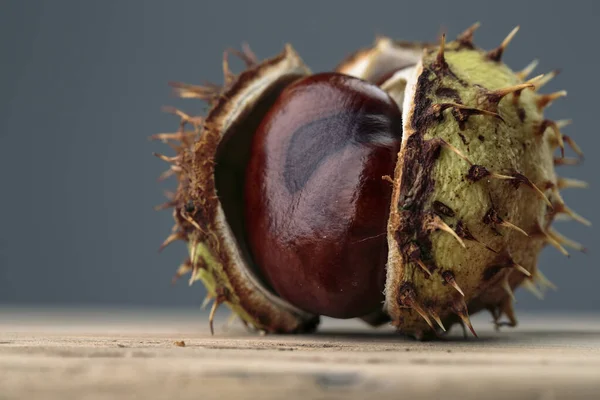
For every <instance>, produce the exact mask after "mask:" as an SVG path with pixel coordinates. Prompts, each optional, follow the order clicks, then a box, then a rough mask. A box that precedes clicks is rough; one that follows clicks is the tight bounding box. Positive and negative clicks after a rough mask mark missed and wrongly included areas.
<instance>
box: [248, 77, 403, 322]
mask: <svg viewBox="0 0 600 400" xmlns="http://www.w3.org/2000/svg"><path fill="white" fill-rule="evenodd" d="M401 139H402V116H401V113H400V110H399V109H398V106H397V105H396V103H394V101H393V100H392V99H391V98H390V97H389V96H388V95H387V94H386V93H385V92H384V91H383V90H381V89H380V88H378V87H377V86H375V85H372V84H370V83H367V82H365V81H363V80H360V79H357V78H353V77H349V76H347V75H342V74H337V73H323V74H317V75H312V76H309V77H307V78H303V79H300V80H299V81H296V82H295V83H293V84H291V85H290V86H288V87H286V88H285V89H284V90H283V91H282V93H281V94H280V95H279V97H278V99H277V101H276V102H275V104H273V105H272V106H271V108H270V110H269V112H268V113H267V114H266V116H265V118H264V119H263V120H262V122H261V124H260V126H259V128H258V129H257V131H256V133H255V135H254V139H253V142H252V149H251V157H250V160H249V163H248V167H247V169H246V183H245V187H246V204H245V211H246V231H247V237H248V241H249V243H250V247H251V250H252V254H253V258H254V262H255V264H256V266H257V267H258V268H259V270H261V271H262V272H263V274H264V276H265V277H266V280H267V282H268V283H270V284H271V286H272V287H273V288H274V290H275V292H276V293H277V294H278V295H280V296H281V297H282V298H283V299H285V300H287V301H289V302H290V303H292V304H294V305H296V306H298V307H300V308H301V309H303V310H306V311H309V312H311V313H314V314H318V315H326V316H330V317H338V318H350V317H359V316H363V315H365V314H367V313H370V312H372V311H373V310H376V309H377V308H378V307H379V308H380V307H381V303H382V301H383V299H384V297H383V289H384V285H385V263H386V260H387V241H386V226H387V221H388V216H389V205H390V202H391V195H392V186H391V185H390V184H389V182H386V181H384V180H383V179H382V176H384V175H392V174H393V173H394V167H395V165H396V158H397V154H398V151H399V150H400V141H401Z"/></svg>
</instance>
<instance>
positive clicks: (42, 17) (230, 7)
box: [0, 0, 600, 310]
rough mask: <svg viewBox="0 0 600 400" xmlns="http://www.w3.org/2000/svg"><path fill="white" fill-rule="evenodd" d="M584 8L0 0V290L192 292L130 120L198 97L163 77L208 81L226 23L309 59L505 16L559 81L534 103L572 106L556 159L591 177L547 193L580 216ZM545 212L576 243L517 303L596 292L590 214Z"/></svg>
mask: <svg viewBox="0 0 600 400" xmlns="http://www.w3.org/2000/svg"><path fill="white" fill-rule="evenodd" d="M598 10H599V8H598V6H597V5H595V4H594V2H592V1H588V2H584V1H580V2H575V1H568V2H567V1H563V2H548V1H493V2H483V1H467V2H465V1H410V2H409V1H400V0H393V1H385V2H384V1H381V2H379V1H371V0H370V1H362V2H359V1H318V2H317V1H303V2H279V1H277V2H276V1H268V2H267V1H248V2H241V1H240V2H232V1H222V0H221V1H210V2H209V1H206V2H201V1H144V2H142V1H133V0H131V1H66V0H56V1H45V2H41V1H24V0H22V1H18V0H14V1H7V0H5V1H2V2H1V3H0V57H1V58H0V59H1V60H2V61H1V68H0V152H1V155H0V177H1V181H0V182H1V186H0V187H1V189H0V192H1V196H0V304H1V303H4V304H12V305H14V304H25V305H36V304H46V305H52V304H60V305H65V304H67V305H73V304H79V305H82V304H97V305H112V304H123V305H139V306H175V305H178V306H196V305H197V304H198V303H199V301H200V300H201V297H202V296H203V290H202V288H201V285H196V286H194V287H193V288H191V289H190V288H188V287H187V286H186V283H185V282H183V281H182V282H181V283H180V284H179V285H177V286H175V287H172V286H171V285H170V278H171V276H172V274H173V272H174V270H175V267H176V266H177V265H178V263H179V262H180V261H181V260H182V259H183V258H184V247H183V245H182V244H180V243H178V244H176V245H173V246H172V247H170V248H168V249H167V250H166V251H165V252H164V253H163V254H161V255H158V254H157V252H156V249H157V247H158V246H159V244H160V243H161V242H162V240H163V239H164V238H165V237H166V235H167V234H168V232H169V230H170V227H171V225H172V221H171V216H170V214H169V212H162V213H157V212H154V211H153V206H154V205H155V204H158V203H161V202H163V197H162V190H163V189H165V188H167V187H169V185H165V184H162V185H161V184H158V183H157V182H156V177H157V175H158V174H159V173H160V172H162V170H163V168H164V167H165V165H164V164H163V163H162V162H161V161H159V160H157V159H155V158H154V157H152V155H151V153H152V152H153V151H157V150H158V151H165V150H166V148H165V147H164V146H162V145H160V144H158V143H151V142H149V141H148V140H147V137H148V136H149V135H151V134H153V133H156V132H167V131H173V130H174V129H175V127H176V124H177V120H176V119H175V118H173V117H172V116H169V115H167V114H163V113H161V111H160V108H161V106H163V105H167V104H170V105H175V106H181V107H183V108H184V109H187V110H190V111H199V110H200V105H199V104H198V103H194V102H189V101H188V102H182V101H180V100H177V99H174V98H173V97H172V96H171V95H170V90H169V89H168V87H167V82H168V81H170V80H178V81H184V82H192V83H201V82H202V81H204V80H210V81H215V82H220V81H221V61H220V60H221V56H222V51H223V50H224V49H225V48H227V47H230V46H238V45H239V44H240V43H242V42H243V41H248V42H249V43H250V44H251V45H252V47H253V49H254V50H255V52H256V53H257V54H258V55H259V57H261V58H264V57H269V56H272V55H274V54H276V53H278V52H279V51H280V50H281V48H282V46H283V45H284V43H286V42H290V43H292V44H293V45H294V46H295V48H296V49H297V50H298V52H299V53H300V54H301V55H302V57H303V58H304V60H305V61H306V62H307V63H308V64H309V65H310V66H311V67H312V68H313V70H315V71H320V70H326V69H329V68H331V67H333V66H334V65H335V64H336V63H337V62H338V61H339V60H341V58H343V57H344V56H346V55H347V54H348V53H349V52H351V51H353V50H355V49H356V48H358V47H361V46H366V45H369V44H371V43H372V41H373V38H374V37H375V35H377V34H385V35H389V36H392V37H396V38H403V39H409V40H410V39H413V40H435V39H436V38H437V35H438V33H439V32H441V30H442V29H446V31H447V32H448V34H449V36H450V37H454V35H456V34H457V33H459V32H460V31H462V30H463V29H464V28H466V27H467V26H469V25H471V24H472V23H473V22H475V21H481V22H482V24H483V25H482V27H481V28H480V30H479V31H478V32H477V35H476V38H477V43H478V44H479V45H481V46H482V47H486V48H492V47H495V46H496V45H497V44H498V43H499V42H500V41H501V40H502V39H503V38H504V36H505V35H506V34H507V33H508V32H509V31H510V29H512V27H513V26H515V25H521V28H522V29H521V31H520V32H519V34H518V35H517V37H516V38H515V40H514V42H513V43H512V44H511V45H510V48H509V49H508V51H507V53H506V57H505V60H506V61H507V62H508V64H509V65H511V66H512V67H513V68H515V69H520V68H522V67H524V66H525V65H526V64H527V63H528V62H529V61H530V60H531V59H533V58H540V60H541V65H540V67H539V69H538V72H545V71H548V70H551V69H554V68H558V67H559V68H562V69H563V73H562V74H561V75H560V76H559V78H558V79H556V80H555V81H553V82H551V83H550V84H549V85H548V87H547V88H546V90H548V91H553V90H558V89H563V88H566V89H568V91H569V97H568V98H567V99H565V100H560V101H559V102H557V103H556V104H555V105H554V106H553V107H552V108H550V109H549V112H548V115H549V117H551V118H573V119H574V121H575V123H574V124H573V125H572V126H570V127H569V128H567V130H566V133H569V134H571V135H573V136H574V137H575V138H576V140H577V141H578V143H579V144H580V145H581V146H582V147H583V148H584V149H585V150H586V151H587V155H588V158H587V160H586V162H585V164H584V166H583V167H575V168H574V167H563V171H564V172H562V173H563V175H566V176H570V177H577V178H580V179H584V180H587V181H589V182H590V183H591V185H592V187H591V189H589V190H587V191H574V190H573V191H570V192H567V193H566V194H565V197H566V200H567V201H568V203H569V204H570V205H571V206H572V207H573V208H574V209H576V210H577V211H579V212H580V213H581V214H583V215H585V216H587V217H588V218H590V219H591V220H592V221H594V220H596V219H597V216H598V208H597V207H596V206H594V204H596V205H597V204H598V199H597V194H598V187H599V185H598V179H597V173H594V171H597V170H598V157H597V155H596V154H597V150H598V148H599V145H600V129H599V127H598V111H597V109H598V104H597V99H598V88H599V87H598V79H597V77H598V72H599V66H600V56H599V53H600V50H598V33H597V31H596V27H597V21H598V15H599V11H598ZM238 67H239V66H238ZM559 224H560V226H559V228H560V230H561V231H562V232H563V233H564V234H566V235H568V236H570V237H572V238H574V239H576V240H579V241H583V242H584V243H585V244H586V245H587V246H589V247H590V248H591V252H590V254H588V255H583V254H577V253H575V252H573V255H572V257H571V259H570V260H568V259H566V258H564V257H562V256H561V255H560V254H559V253H558V252H556V251H555V250H554V249H552V248H548V249H546V250H545V251H544V252H543V255H542V257H541V260H540V264H541V266H542V268H543V270H544V271H545V273H546V274H547V276H548V277H549V278H550V279H552V280H553V281H555V282H556V283H557V284H558V285H559V291H558V292H556V293H554V292H550V293H549V294H548V296H547V298H546V300H544V301H541V302H540V301H539V300H537V299H535V298H534V297H533V296H532V295H530V294H529V293H527V292H525V291H519V292H518V298H519V304H518V308H520V309H527V310H534V309H535V310H541V309H587V310H590V309H597V308H599V307H600V290H598V282H599V281H600V267H599V265H598V264H599V263H598V260H599V258H598V249H597V248H596V246H597V244H598V241H597V230H594V229H590V228H586V227H582V226H580V225H578V224H576V223H570V222H569V223H565V222H561V223H559ZM596 229H597V228H596Z"/></svg>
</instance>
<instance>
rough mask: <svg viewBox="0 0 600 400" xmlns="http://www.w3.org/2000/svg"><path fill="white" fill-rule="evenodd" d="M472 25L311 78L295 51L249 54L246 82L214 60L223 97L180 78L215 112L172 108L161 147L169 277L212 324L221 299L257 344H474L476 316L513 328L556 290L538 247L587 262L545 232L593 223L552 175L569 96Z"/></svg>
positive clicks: (369, 53)
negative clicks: (359, 331)
mask: <svg viewBox="0 0 600 400" xmlns="http://www.w3.org/2000/svg"><path fill="white" fill-rule="evenodd" d="M476 28H477V25H475V26H473V27H471V28H469V29H467V30H466V31H465V32H464V33H463V34H461V35H460V36H459V37H458V38H457V39H456V40H454V41H452V42H450V43H446V41H445V37H444V36H443V37H442V40H441V42H440V43H439V45H437V46H433V45H425V44H419V43H405V42H398V41H392V40H390V39H387V38H379V39H378V40H377V42H376V44H375V46H373V47H372V48H370V49H365V50H360V51H358V52H357V53H355V54H353V55H351V56H350V57H349V58H347V59H346V60H345V61H344V62H342V64H341V65H339V66H338V68H337V69H336V71H335V72H332V73H322V74H312V73H311V71H310V70H309V69H308V68H307V67H306V65H305V64H304V63H303V62H302V60H301V59H300V57H299V56H298V55H297V54H296V52H295V51H294V50H293V48H292V47H291V46H289V45H288V46H286V48H285V50H284V51H283V52H282V53H281V54H280V55H278V56H276V57H274V58H272V59H268V60H265V61H262V62H258V60H257V59H256V57H255V56H254V54H253V53H252V52H251V51H250V50H249V49H248V48H245V49H244V51H243V52H241V53H238V55H239V56H240V57H241V58H242V60H243V61H244V62H246V64H247V67H248V68H247V69H246V70H245V71H243V72H242V73H241V74H240V75H239V76H236V75H234V74H233V73H231V71H230V70H229V64H228V58H227V54H228V53H227V52H226V53H225V56H224V59H223V71H224V78H225V79H224V85H223V87H217V86H216V85H208V86H195V85H186V84H175V90H176V91H177V92H178V94H179V95H180V96H181V97H185V98H198V99H202V100H204V101H207V102H208V103H209V104H210V105H211V108H210V111H209V112H208V114H207V116H206V117H205V118H204V117H192V116H189V115H187V114H185V113H183V112H181V111H179V110H174V112H175V113H176V114H177V115H179V117H181V124H180V130H179V131H178V132H177V133H172V134H160V135H157V136H156V137H157V138H158V139H160V140H162V141H165V142H169V143H170V144H171V145H172V147H173V148H174V149H175V151H176V152H177V155H176V156H174V157H167V156H163V155H158V156H159V157H160V158H162V159H163V160H165V161H167V162H170V163H172V165H171V167H170V169H169V170H168V171H167V172H166V175H175V176H176V177H177V182H178V186H177V191H176V192H175V193H174V194H172V195H171V196H170V200H169V202H168V203H166V204H165V208H172V209H173V217H174V219H175V226H174V229H173V233H172V234H171V235H170V236H169V237H168V238H167V240H166V241H165V243H164V244H163V246H166V245H167V244H169V243H171V242H173V241H175V240H184V241H185V242H186V243H187V246H188V251H189V258H188V259H187V260H186V261H185V262H184V263H183V264H182V265H181V267H180V269H179V271H178V272H177V276H180V275H182V274H184V273H187V272H190V273H191V278H190V282H194V281H196V280H201V281H202V282H203V283H204V285H205V287H206V289H207V292H208V295H207V301H210V300H213V301H214V303H213V306H212V309H211V313H210V317H209V321H210V323H211V329H212V321H213V317H214V315H215V311H216V309H217V307H218V306H219V305H220V304H225V305H226V306H227V307H229V308H231V310H232V311H233V312H234V313H235V314H236V315H237V316H239V317H240V318H241V320H242V321H244V322H245V323H247V324H249V325H252V326H253V327H256V328H258V329H260V330H263V331H265V332H279V333H292V332H310V331H313V330H315V329H316V327H317V325H318V323H319V318H320V316H321V315H327V316H332V317H339V318H350V317H360V318H361V319H362V320H363V321H366V322H368V323H369V324H371V325H374V326H376V325H380V324H381V323H383V322H385V321H391V323H392V325H393V326H395V327H396V328H397V329H398V330H399V331H400V332H402V333H404V334H408V335H412V336H414V337H417V338H424V337H427V336H431V335H437V334H440V333H441V332H442V331H445V330H446V329H447V328H448V327H450V326H452V325H453V324H455V323H462V324H463V326H467V327H469V328H470V329H471V331H472V332H473V333H475V331H474V330H473V327H472V326H471V322H470V319H469V315H470V314H473V313H476V312H478V311H480V310H484V309H487V310H489V311H491V313H492V316H493V318H494V323H495V324H496V325H497V326H501V325H509V326H514V325H516V323H517V321H516V318H515V315H514V310H513V290H514V289H515V288H517V287H519V286H524V287H526V288H529V289H531V290H532V291H534V292H535V293H539V290H538V289H541V288H544V287H551V283H549V281H547V280H546V279H545V278H544V276H543V275H542V273H541V271H540V270H539V268H538V266H537V259H538V255H539V253H540V251H541V249H542V248H543V247H544V246H546V245H547V244H550V245H552V246H554V247H555V248H556V249H558V250H559V251H560V252H562V253H563V254H568V253H567V251H566V249H565V248H564V247H563V246H569V247H573V248H575V249H578V250H583V246H581V245H580V244H578V243H576V242H574V241H573V240H570V239H568V238H566V237H564V236H562V235H561V234H559V233H558V232H557V231H555V230H554V229H553V227H552V226H551V225H552V222H553V221H554V219H555V218H556V217H557V216H566V217H569V218H571V219H574V220H577V221H579V222H582V223H584V224H589V222H588V221H587V220H586V219H584V218H582V217H581V216H579V215H578V214H576V213H575V212H574V211H573V210H571V209H570V208H569V207H568V206H567V205H566V204H565V202H564V200H563V198H562V196H561V193H560V191H561V190H563V189H565V188H569V187H584V186H585V183H584V182H581V181H576V180H572V179H565V178H560V177H557V175H556V172H555V166H560V165H572V164H575V163H576V162H577V161H578V159H576V158H568V157H565V144H567V145H569V146H570V147H571V148H572V149H573V150H574V151H575V153H577V155H579V156H581V150H580V149H579V148H578V147H577V145H576V144H575V142H574V141H573V139H572V138H571V137H569V136H566V135H563V134H562V132H561V129H562V127H563V126H564V125H565V123H564V122H561V121H551V120H548V119H546V118H545V117H544V114H543V111H544V108H545V107H546V106H547V105H549V104H550V103H551V102H553V101H554V100H556V99H558V98H559V97H562V96H564V95H565V92H563V91H560V92H556V93H551V94H541V93H539V90H540V88H541V87H542V86H543V85H544V84H545V83H546V82H547V81H548V80H549V79H551V78H552V77H553V76H554V75H555V74H553V73H551V74H549V75H547V76H541V77H536V78H533V79H529V80H528V79H527V75H528V74H530V73H531V71H532V69H533V67H532V66H530V67H527V68H525V69H524V70H523V71H520V72H516V73H515V72H513V71H512V70H511V69H509V68H508V67H507V66H506V65H505V64H504V63H503V62H502V55H503V53H504V51H505V50H506V47H507V45H508V43H509V42H510V40H511V39H512V38H513V36H514V34H515V33H516V31H517V30H516V29H514V30H513V31H512V32H511V33H510V34H509V35H508V36H507V37H506V39H504V41H503V42H502V43H501V44H500V46H498V47H497V48H495V49H492V50H490V51H484V50H482V49H480V48H478V47H476V46H475V45H474V43H473V41H472V39H473V33H474V31H475V29H476ZM190 126H191V129H188V130H186V127H190ZM557 150H560V152H559V153H558V154H556V152H557ZM383 177H385V178H386V179H382V178H383ZM502 317H506V320H504V321H501V318H502Z"/></svg>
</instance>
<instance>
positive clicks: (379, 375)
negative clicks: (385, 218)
mask: <svg viewBox="0 0 600 400" xmlns="http://www.w3.org/2000/svg"><path fill="white" fill-rule="evenodd" d="M225 319H226V315H223V316H221V319H220V320H219V322H217V323H216V325H215V326H216V328H217V329H216V334H215V336H212V337H211V336H210V334H209V332H208V324H207V323H206V316H205V315H204V314H201V313H200V312H195V311H194V312H179V311H177V312H174V311H164V310H163V311H148V310H99V309H79V310H66V311H64V310H62V311H61V310H49V309H46V310H43V309H41V310H31V309H0V399H25V398H27V399H31V398H40V399H42V398H43V399H70V398H77V399H134V398H161V399H162V398H178V399H213V398H214V399H217V398H219V399H229V398H248V399H250V398H252V399H288V400H292V399H309V398H315V399H336V398H343V399H346V400H349V399H364V398H367V397H371V396H375V398H377V399H388V398H389V399H400V398H410V399H419V398H444V399H455V398H456V399H471V398H473V399H482V398H511V399H512V400H516V399H544V400H546V399H559V398H568V399H593V398H598V396H599V393H600V318H599V316H598V315H570V316H568V315H547V314H546V315H528V316H522V317H521V324H520V325H519V327H517V328H515V329H504V330H502V331H500V332H495V331H494V330H493V329H492V327H491V325H490V324H489V319H490V318H488V317H487V316H478V317H476V318H475V319H474V325H475V328H476V329H477V330H478V333H479V335H480V339H474V338H472V337H469V338H467V339H464V338H463V336H462V332H461V330H460V329H455V330H453V332H451V334H450V335H449V336H448V337H447V338H446V339H445V340H443V341H438V342H425V343H422V342H415V341H412V340H409V339H405V338H402V337H399V336H397V335H396V334H395V333H394V332H393V331H392V330H391V329H389V328H387V327H386V328H383V329H378V330H372V329H370V328H367V327H366V326H365V325H364V324H361V323H360V322H357V321H336V320H325V321H324V324H323V329H322V330H321V331H320V333H318V334H316V335H310V336H260V335H258V334H254V333H248V332H246V331H244V329H243V328H242V327H241V326H238V325H236V324H234V325H233V326H231V327H229V328H227V329H226V328H225V327H224V324H225ZM181 341H183V343H181Z"/></svg>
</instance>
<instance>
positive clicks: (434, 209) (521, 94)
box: [385, 41, 557, 337]
mask: <svg viewBox="0 0 600 400" xmlns="http://www.w3.org/2000/svg"><path fill="white" fill-rule="evenodd" d="M442 46H443V45H442ZM492 55H493V54H492ZM523 83H524V82H523V80H522V79H521V78H519V77H518V76H517V75H516V74H515V73H514V72H513V71H512V70H511V69H509V68H508V67H507V66H506V65H505V64H503V63H502V62H501V61H497V60H495V59H494V58H493V57H492V56H491V53H488V52H485V51H483V50H480V49H476V48H474V47H473V46H472V45H466V44H465V43H463V42H460V41H456V42H452V43H450V44H448V45H446V46H445V47H442V48H440V49H437V50H435V51H427V52H425V54H424V56H423V58H422V60H421V62H420V63H419V64H418V65H417V67H416V70H415V72H414V75H413V77H412V79H410V80H409V82H408V85H407V90H406V94H405V102H404V113H403V118H404V134H403V135H404V136H403V144H402V149H401V151H400V156H399V159H400V160H401V162H399V163H398V165H397V168H396V172H395V177H394V194H393V199H392V205H391V216H390V221H389V226H388V245H389V259H388V279H387V282H386V304H385V308H386V310H387V311H388V313H389V314H390V316H391V317H392V320H393V324H394V325H395V326H397V327H398V329H400V330H401V331H403V332H406V333H409V334H411V335H415V336H417V337H421V336H423V335H425V334H427V333H428V332H431V331H432V328H434V329H436V330H439V329H443V326H444V325H445V327H448V326H449V325H451V324H452V323H454V322H457V321H463V322H464V323H467V324H469V321H468V315H469V312H470V313H473V312H476V311H479V310H480V309H482V308H487V309H490V310H492V311H493V313H494V316H495V319H496V320H497V319H498V318H499V317H500V315H501V314H502V313H504V314H506V315H507V316H508V318H509V324H513V325H514V324H515V323H516V320H515V318H514V314H513V311H512V292H511V291H512V289H513V288H515V287H516V286H518V285H519V284H520V283H521V282H522V281H523V280H524V279H529V276H530V275H531V276H535V275H536V265H537V257H538V254H539V252H540V250H541V249H542V247H543V246H544V245H545V244H546V243H547V241H548V236H547V233H546V229H547V227H548V226H549V224H550V223H551V221H552V219H553V215H554V213H553V211H552V208H550V207H549V206H548V204H547V198H549V199H551V200H557V198H556V196H555V195H554V193H555V188H556V186H557V178H556V175H555V172H554V156H553V154H554V152H555V149H556V143H557V141H556V139H555V137H554V136H552V135H548V134H545V132H544V130H543V129H540V127H541V126H542V123H543V121H544V119H543V114H542V107H540V106H539V104H540V99H542V98H543V96H541V95H539V94H537V93H536V91H535V90H536V87H535V84H534V83H532V85H531V88H522V89H520V90H516V91H515V92H511V90H512V89H511V87H515V86H516V88H519V87H523V86H517V85H520V84H523ZM504 89H507V90H506V91H503V90H504ZM505 92H508V93H507V94H505ZM476 171H483V172H484V175H486V174H487V176H484V177H480V176H478V175H476V174H475V172H476ZM500 175H502V176H500ZM538 188H539V189H540V191H542V192H543V193H544V195H542V194H541V193H540V192H539V191H538V190H537V189H538ZM440 204H441V205H440ZM554 205H555V206H556V205H557V203H556V201H555V202H554ZM498 217H499V218H500V219H499V218H498ZM451 230H452V231H454V232H455V233H454V234H453V232H452V231H451ZM456 236H458V237H459V238H460V239H457V237H456ZM463 244H464V247H463ZM423 267H426V268H427V269H428V270H429V272H427V271H425V270H424V268H423ZM521 267H522V268H521ZM461 292H462V293H461ZM436 320H438V321H439V322H441V324H440V325H436Z"/></svg>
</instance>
